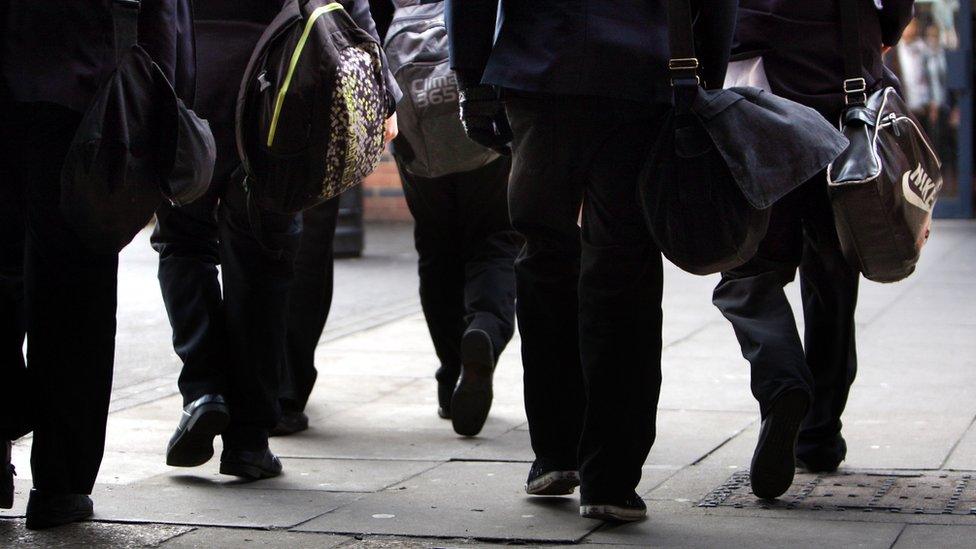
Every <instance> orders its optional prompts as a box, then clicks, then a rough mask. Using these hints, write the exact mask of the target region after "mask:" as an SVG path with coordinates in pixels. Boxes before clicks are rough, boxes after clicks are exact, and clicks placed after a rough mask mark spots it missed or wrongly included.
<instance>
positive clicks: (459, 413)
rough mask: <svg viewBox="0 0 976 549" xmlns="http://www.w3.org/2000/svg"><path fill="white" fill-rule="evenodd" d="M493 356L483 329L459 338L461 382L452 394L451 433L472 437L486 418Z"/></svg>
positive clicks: (488, 406) (490, 393)
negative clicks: (452, 431) (452, 429)
mask: <svg viewBox="0 0 976 549" xmlns="http://www.w3.org/2000/svg"><path fill="white" fill-rule="evenodd" d="M494 362H495V357H494V356H493V351H492V347H491V339H490V338H489V337H488V334H486V333H485V332H484V331H482V330H471V331H470V332H468V333H466V334H465V335H464V338H463V339H462V340H461V363H462V366H461V381H460V382H459V383H458V386H457V388H456V389H454V395H453V396H452V397H451V424H452V426H453V427H454V432H455V433H457V434H459V435H462V436H466V437H473V436H475V435H477V434H478V433H480V432H481V428H482V427H484V426H485V421H487V419H488V412H489V411H490V410H491V401H492V397H493V395H492V387H491V385H492V380H491V378H492V374H493V370H494Z"/></svg>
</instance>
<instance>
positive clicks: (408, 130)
mask: <svg viewBox="0 0 976 549" xmlns="http://www.w3.org/2000/svg"><path fill="white" fill-rule="evenodd" d="M394 4H396V10H395V11H394V13H393V20H392V21H391V23H390V28H389V30H388V31H387V33H386V42H385V44H384V49H385V50H386V55H387V59H388V60H389V63H390V70H391V71H393V75H394V76H395V78H396V81H397V84H399V85H400V89H401V90H402V91H403V99H402V100H401V101H400V103H399V104H398V105H397V126H398V128H399V130H400V135H399V137H397V139H395V140H394V142H393V152H394V154H396V156H397V158H399V159H400V163H401V165H402V166H403V168H404V169H405V170H406V171H408V172H410V173H411V174H413V175H416V176H419V177H425V178H434V177H440V176H443V175H447V174H452V173H460V172H467V171H471V170H475V169H478V168H480V167H482V166H485V165H487V164H489V163H490V162H491V161H493V160H495V159H496V158H498V156H499V155H498V153H496V152H495V151H493V150H491V149H489V148H487V147H483V146H481V145H479V144H477V143H475V142H474V141H471V140H470V139H468V138H467V136H466V135H465V134H464V128H463V127H462V126H461V119H460V113H459V110H460V109H459V107H458V86H457V78H456V77H455V75H454V71H452V70H451V63H450V59H449V53H448V43H447V27H446V26H445V24H444V1H443V0H394Z"/></svg>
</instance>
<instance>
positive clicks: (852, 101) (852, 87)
mask: <svg viewBox="0 0 976 549" xmlns="http://www.w3.org/2000/svg"><path fill="white" fill-rule="evenodd" d="M867 90H868V83H867V81H866V80H864V79H863V78H848V79H847V80H844V104H845V105H847V106H851V105H864V104H865V103H867V102H868V94H867Z"/></svg>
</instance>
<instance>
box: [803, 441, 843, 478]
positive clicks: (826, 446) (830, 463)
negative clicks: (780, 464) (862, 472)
mask: <svg viewBox="0 0 976 549" xmlns="http://www.w3.org/2000/svg"><path fill="white" fill-rule="evenodd" d="M800 436H801V438H802V436H803V435H802V433H801V435H800ZM845 457H847V441H845V440H844V437H842V436H841V435H837V436H836V437H835V438H834V439H833V440H831V441H830V442H828V443H821V444H816V445H814V444H811V443H809V442H803V441H802V440H801V441H800V442H799V443H797V448H796V466H797V467H799V468H801V469H803V470H805V471H809V472H811V473H833V472H836V471H837V468H838V467H840V464H841V462H843V461H844V458H845Z"/></svg>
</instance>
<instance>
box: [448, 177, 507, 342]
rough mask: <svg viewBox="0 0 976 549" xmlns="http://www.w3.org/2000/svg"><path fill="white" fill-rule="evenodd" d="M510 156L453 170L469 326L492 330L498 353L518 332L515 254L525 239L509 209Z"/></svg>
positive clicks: (492, 340)
mask: <svg viewBox="0 0 976 549" xmlns="http://www.w3.org/2000/svg"><path fill="white" fill-rule="evenodd" d="M511 165H512V163H511V159H510V158H499V159H497V160H495V161H493V162H492V163H491V164H489V165H487V166H484V167H482V168H480V169H478V170H474V171H471V172H466V173H460V174H454V175H453V178H454V179H455V180H456V187H457V201H458V215H459V216H460V218H459V219H460V222H461V231H462V234H463V240H462V242H463V244H462V247H461V249H460V250H458V251H459V253H460V254H461V256H462V257H463V258H464V280H465V282H464V310H465V316H464V318H465V326H466V328H468V329H480V330H484V331H485V332H486V333H488V335H489V337H490V338H491V342H492V346H493V347H494V349H495V357H496V358H497V357H498V355H500V354H501V353H502V351H503V350H504V349H505V346H506V345H508V342H509V341H510V340H511V339H512V335H513V334H514V333H515V256H516V255H517V254H518V250H519V247H520V245H521V238H520V237H519V236H518V234H517V233H516V232H515V230H514V229H512V222H511V219H510V217H509V214H508V176H509V171H510V169H511Z"/></svg>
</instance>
